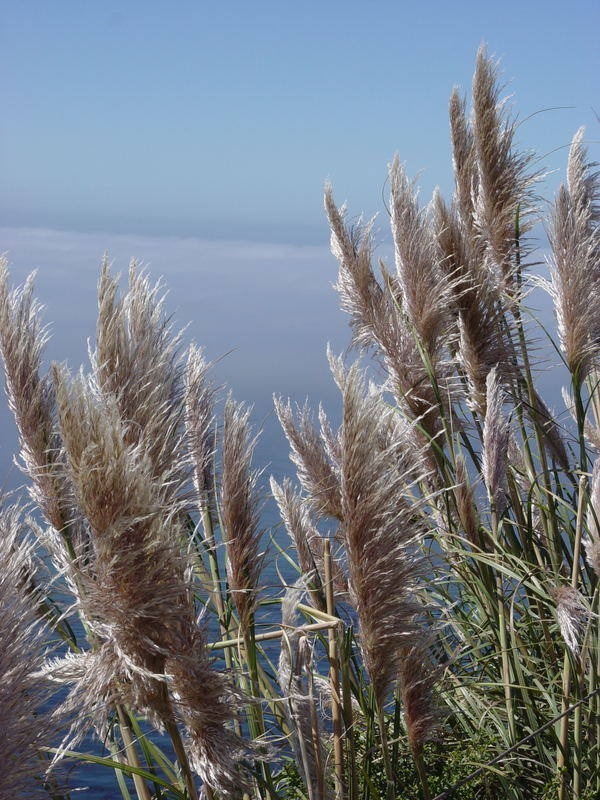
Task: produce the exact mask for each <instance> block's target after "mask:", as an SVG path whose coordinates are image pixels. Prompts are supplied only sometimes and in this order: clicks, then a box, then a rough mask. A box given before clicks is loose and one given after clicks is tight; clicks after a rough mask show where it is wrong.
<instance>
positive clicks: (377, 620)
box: [330, 357, 420, 708]
mask: <svg viewBox="0 0 600 800" xmlns="http://www.w3.org/2000/svg"><path fill="white" fill-rule="evenodd" d="M330 361H331V368H332V371H333V373H334V377H335V379H336V382H337V383H338V385H339V386H340V388H341V390H342V395H343V405H344V412H343V423H342V427H341V430H340V445H341V465H342V472H341V489H342V522H341V532H342V535H343V537H344V542H345V545H346V552H347V559H348V575H349V587H350V598H351V602H352V603H353V605H354V607H355V608H356V611H357V613H358V618H359V625H360V640H361V648H362V651H363V655H364V661H365V666H366V668H367V671H368V674H369V676H370V678H371V683H372V685H373V689H374V693H375V698H376V701H377V703H378V705H379V708H382V707H383V702H384V699H385V696H386V693H387V690H388V688H389V686H390V684H391V683H392V681H393V680H394V679H395V677H396V676H397V674H398V666H399V656H400V651H401V649H402V648H403V647H404V646H408V645H410V644H413V643H416V640H417V639H418V629H417V625H416V622H415V614H417V613H418V611H419V608H418V606H417V604H416V603H415V601H414V592H415V588H416V583H417V580H418V577H419V570H420V565H419V558H418V557H417V555H416V553H415V549H414V545H415V542H416V540H417V538H418V537H419V535H420V530H419V527H418V523H417V521H416V513H415V512H416V509H415V502H413V503H412V505H411V506H409V505H408V504H407V503H405V502H404V500H403V495H404V492H405V490H406V488H407V484H410V483H411V478H409V477H408V476H407V474H406V472H405V471H404V470H403V469H402V468H401V467H402V464H403V462H404V463H405V459H406V454H405V453H403V452H402V450H403V446H404V443H405V440H404V439H402V440H401V441H399V442H398V441H396V442H395V443H394V444H392V443H391V442H390V437H389V434H388V433H387V432H386V429H388V428H389V427H391V428H392V430H394V429H396V426H395V417H396V415H397V412H395V411H393V410H391V409H386V407H385V406H384V405H383V404H382V402H381V399H380V398H379V397H378V396H377V395H376V394H375V393H371V394H366V391H365V390H366V387H365V381H364V377H363V376H362V374H361V373H360V371H359V370H358V368H357V367H356V366H353V367H351V368H350V369H349V370H348V371H347V372H346V371H345V369H344V367H343V364H342V362H341V360H339V359H334V358H333V357H331V359H330ZM382 442H387V443H388V444H387V447H385V448H383V449H382V448H381V443H382ZM418 505H419V502H418V501H416V506H417V507H418Z"/></svg>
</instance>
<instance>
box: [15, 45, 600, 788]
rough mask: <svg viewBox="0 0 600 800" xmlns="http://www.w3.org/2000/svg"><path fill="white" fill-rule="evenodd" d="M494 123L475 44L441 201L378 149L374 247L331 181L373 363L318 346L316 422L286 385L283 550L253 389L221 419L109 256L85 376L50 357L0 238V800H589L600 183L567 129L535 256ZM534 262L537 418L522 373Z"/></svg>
mask: <svg viewBox="0 0 600 800" xmlns="http://www.w3.org/2000/svg"><path fill="white" fill-rule="evenodd" d="M516 129H517V124H516V121H515V120H514V119H512V118H511V116H510V113H509V110H508V108H507V106H506V105H505V103H504V102H503V100H502V99H501V97H500V90H499V87H498V82H497V76H496V67H495V65H494V63H493V62H492V60H491V59H490V58H489V57H488V56H487V55H486V52H485V50H484V49H481V50H480V52H479V54H478V57H477V65H476V71H475V77H474V82H473V96H472V108H471V111H470V113H467V104H466V100H465V99H464V98H463V97H461V95H460V93H459V92H458V91H457V90H455V91H454V92H453V94H452V96H451V99H450V130H451V139H452V152H453V164H454V174H455V188H454V194H453V196H452V198H451V199H450V200H444V199H443V198H442V197H441V195H440V194H439V193H437V192H436V194H435V195H434V197H433V199H432V201H431V202H430V203H429V204H428V205H427V206H425V207H423V206H421V205H420V204H419V200H418V196H417V192H416V189H415V185H414V183H413V181H412V180H410V179H409V177H408V176H407V175H406V173H405V171H404V169H403V167H402V165H401V163H400V161H399V160H398V159H395V160H394V161H393V162H392V164H391V166H390V171H389V185H390V191H391V196H390V203H389V213H390V223H391V233H392V239H393V248H394V264H393V266H392V265H388V264H386V263H384V262H381V263H380V265H379V269H376V268H375V267H374V266H373V263H372V251H373V243H372V225H371V224H370V223H364V222H363V221H359V222H358V223H355V224H348V222H347V221H346V212H345V209H344V208H343V207H342V208H340V207H338V206H337V205H336V202H335V200H334V197H333V191H332V189H331V187H327V189H326V192H325V207H326V212H327V215H328V218H329V223H330V227H331V245H332V252H333V254H334V255H335V257H336V258H337V260H338V262H339V276H338V282H337V289H338V291H339V294H340V298H341V305H342V308H343V309H344V310H345V311H346V312H347V313H348V314H349V316H350V324H351V329H352V344H353V345H354V346H355V348H356V350H358V351H359V355H367V356H371V357H372V359H373V360H372V363H371V364H370V366H369V368H368V371H365V368H364V367H363V366H361V361H360V359H358V360H357V361H356V362H355V363H353V364H350V365H349V366H348V365H347V363H345V361H344V360H342V359H341V358H338V357H336V356H335V355H334V354H332V353H329V361H330V365H331V371H332V374H333V379H334V380H335V382H336V383H337V385H338V387H339V391H340V395H341V409H342V413H341V425H340V426H339V428H338V429H337V430H336V429H334V427H333V426H332V425H331V423H330V421H329V420H328V418H327V416H326V415H325V412H324V411H323V409H321V408H320V409H318V411H316V412H312V411H311V409H310V408H308V407H307V406H304V407H297V408H295V407H293V406H292V404H291V403H290V402H288V401H285V400H283V399H281V398H277V399H276V401H275V406H276V411H277V414H278V416H279V419H280V421H281V425H282V427H283V430H284V432H285V434H286V436H287V438H288V440H289V445H290V457H291V459H292V461H293V463H294V465H295V467H296V470H297V481H298V484H297V485H294V483H293V482H292V481H290V480H289V479H287V478H285V479H284V480H281V479H280V478H278V477H277V476H275V477H273V478H272V479H271V493H272V496H273V498H274V501H275V502H276V504H277V506H278V508H279V511H280V515H281V520H282V525H283V528H284V529H285V531H286V532H287V537H288V544H287V545H283V544H282V539H281V536H280V535H279V533H277V535H276V536H271V537H270V538H269V536H268V535H267V532H266V531H265V530H263V528H262V522H261V519H262V517H261V508H262V502H263V496H262V489H261V487H262V483H261V481H262V476H261V473H260V472H258V471H257V470H256V468H255V466H253V451H254V447H255V444H256V434H255V433H254V432H253V431H252V429H251V423H250V410H249V409H248V408H247V407H246V406H244V405H243V404H239V403H237V402H236V401H235V400H234V399H233V398H232V397H229V398H228V399H227V400H226V401H225V403H224V406H223V407H222V412H221V411H220V409H221V405H220V397H219V392H218V391H217V389H216V388H215V387H214V386H213V384H212V383H211V379H210V369H209V365H208V364H207V363H206V362H205V360H204V358H203V355H202V352H201V350H199V349H198V348H197V347H196V346H192V347H191V348H189V350H187V352H184V348H183V344H182V339H181V336H180V335H179V334H177V333H176V332H174V331H173V330H172V328H171V324H170V322H169V319H168V317H167V316H166V314H165V310H164V307H163V297H162V292H161V287H160V286H159V285H157V286H152V285H151V284H150V282H149V280H148V277H147V276H146V274H145V273H144V272H142V271H139V270H138V269H137V267H136V265H135V264H132V266H131V269H130V273H129V283H128V288H127V290H126V291H125V292H124V294H122V295H121V294H120V292H119V281H118V278H117V277H115V276H114V275H113V274H112V272H111V268H110V266H109V264H108V262H105V263H104V264H103V267H102V271H101V277H100V283H99V315H98V327H97V334H96V347H95V350H94V352H93V353H92V354H91V366H90V370H89V372H87V373H84V372H83V371H82V372H80V373H79V374H77V375H72V374H71V373H70V372H69V370H68V369H67V368H66V367H65V366H62V365H53V366H52V369H51V371H50V373H49V374H48V375H44V374H42V363H43V351H44V345H45V341H46V333H45V330H44V328H43V327H42V325H41V322H40V313H39V311H40V310H39V307H38V306H37V305H36V303H35V301H34V299H33V294H32V282H31V280H29V281H28V282H27V283H26V284H25V286H24V287H22V288H20V289H17V290H10V288H9V277H8V271H7V264H6V262H5V261H3V262H2V271H1V274H0V350H1V352H2V357H3V361H4V369H5V375H6V388H7V394H8V401H9V405H10V408H11V410H12V412H13V414H14V417H15V420H16V423H17V427H18V430H19V436H20V465H21V468H22V470H23V472H24V473H25V475H26V476H27V479H28V483H29V492H30V499H31V502H32V504H33V505H34V507H35V510H34V512H33V513H31V512H27V513H26V512H24V511H23V512H19V510H18V509H15V508H8V507H6V508H5V510H3V511H2V513H1V514H0V550H1V553H2V564H3V574H2V576H0V604H1V605H2V615H1V616H2V625H0V637H1V639H2V641H1V643H0V644H1V647H0V649H1V651H2V653H3V654H4V655H3V656H2V658H0V671H1V677H2V691H1V692H0V703H1V704H2V709H1V713H2V717H3V719H4V720H5V731H6V733H5V736H4V738H3V742H4V744H3V745H2V747H1V748H0V749H1V750H2V752H4V753H5V758H4V759H3V762H4V769H3V771H2V777H1V778H0V798H1V799H2V800H3V798H9V797H10V798H12V797H17V796H18V797H32V798H33V797H47V796H51V797H53V798H55V799H56V800H58V798H66V797H68V794H69V787H68V785H67V783H68V781H66V779H65V777H64V776H65V774H67V770H63V769H62V767H64V766H66V765H68V764H69V763H70V762H72V761H74V760H75V761H83V762H88V763H89V764H96V765H103V767H104V768H105V769H112V770H114V773H115V778H116V782H117V783H116V785H118V787H119V791H120V793H121V794H122V796H123V798H124V800H129V799H130V798H133V797H137V798H139V800H151V798H156V799H157V800H158V798H162V799H164V800H167V798H188V800H198V798H200V797H204V798H208V799H209V800H230V798H240V800H242V799H243V800H254V799H255V798H260V799H261V800H291V798H307V800H333V798H335V799H336V800H337V799H338V798H349V800H395V799H396V798H398V800H400V798H402V799H403V800H410V798H415V799H416V798H422V800H442V799H443V798H456V799H457V800H459V799H461V798H462V799H464V800H471V799H473V800H475V798H477V799H478V800H479V799H483V798H492V797H494V798H497V797H505V798H509V799H510V800H528V799H530V798H534V797H535V798H545V800H551V799H552V800H554V799H555V798H557V799H558V800H564V798H567V797H569V798H570V797H575V798H580V800H584V798H588V799H589V798H593V797H598V796H600V653H599V649H598V645H599V630H598V619H599V617H598V614H599V613H600V588H599V584H598V578H599V576H600V460H599V454H600V399H599V395H598V388H597V387H598V375H599V370H600V316H599V315H598V303H599V287H600V224H599V223H600V177H599V173H598V172H597V171H595V166H596V165H594V164H592V163H590V162H589V160H588V156H587V153H586V149H585V146H584V144H583V131H579V132H577V133H576V135H575V137H574V139H573V143H572V145H571V149H570V151H569V156H568V166H567V181H566V183H565V184H564V185H563V186H561V187H560V189H559V192H558V194H557V197H556V199H555V201H554V204H553V206H552V208H551V210H550V213H549V214H548V215H547V216H546V217H545V224H546V225H547V230H548V233H549V240H550V245H551V254H550V256H549V267H550V270H549V277H537V276H536V275H535V274H534V272H533V271H532V269H531V267H532V266H534V265H533V264H531V260H532V253H533V252H534V243H533V241H532V239H531V238H530V236H531V231H532V228H533V225H534V224H535V223H536V222H537V221H538V219H539V217H540V208H542V207H543V204H542V203H541V201H540V200H539V198H538V197H537V194H536V191H537V185H538V182H539V181H540V178H541V175H540V174H539V173H536V172H535V170H534V168H533V167H534V159H533V157H532V156H531V155H530V154H528V153H522V152H519V150H518V149H517V146H516V143H515V136H516ZM540 286H541V287H542V288H543V289H545V290H546V291H547V292H549V294H550V295H551V297H552V300H553V303H554V308H555V314H556V319H557V323H558V336H557V341H556V343H555V348H556V352H557V353H558V354H559V356H560V358H561V361H562V363H563V366H564V374H565V375H566V376H567V380H568V383H569V385H568V386H567V387H566V388H565V390H564V403H565V412H559V413H558V414H555V413H554V412H552V411H551V410H549V408H548V407H547V405H546V403H545V402H544V400H543V399H542V397H541V395H540V393H539V392H538V389H537V388H536V381H537V378H538V375H539V372H540V367H541V366H543V364H542V363H540V359H539V352H540V350H539V341H540V339H542V340H544V339H545V338H546V336H547V334H546V331H545V329H543V328H541V327H538V323H537V321H536V319H535V316H534V315H533V314H532V313H531V312H530V310H529V307H528V297H529V295H530V294H531V291H532V290H533V289H534V288H539V287H540ZM221 416H222V423H221V422H220V421H219V420H220V418H221ZM266 549H269V550H270V551H271V554H272V555H275V554H277V555H278V564H279V566H280V568H281V569H280V577H281V587H280V591H273V590H272V587H271V589H270V591H269V592H268V593H266V592H265V591H264V590H265V577H264V576H265V569H264V567H265V563H264V562H265V555H266V552H265V551H266ZM48 563H50V565H51V568H50V569H49V570H45V569H42V564H46V565H47V564H48ZM274 606H276V607H277V609H276V611H274ZM279 614H280V616H279ZM16 699H18V700H19V702H18V703H16V702H15V700H16ZM90 736H93V737H95V738H96V739H97V740H98V739H99V740H100V741H101V742H102V745H103V747H104V750H103V752H102V755H101V756H98V755H94V754H92V753H90V752H88V750H89V745H90V739H89V737H90ZM7 743H8V744H7ZM11 748H12V749H11ZM96 752H98V751H96ZM59 767H61V769H59ZM71 788H72V789H74V788H77V787H71Z"/></svg>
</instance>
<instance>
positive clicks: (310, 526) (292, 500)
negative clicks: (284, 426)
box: [270, 477, 325, 611]
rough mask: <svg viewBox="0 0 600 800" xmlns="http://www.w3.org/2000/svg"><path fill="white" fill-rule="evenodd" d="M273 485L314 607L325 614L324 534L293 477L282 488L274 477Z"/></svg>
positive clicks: (274, 495) (286, 479) (280, 512)
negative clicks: (297, 491) (322, 536)
mask: <svg viewBox="0 0 600 800" xmlns="http://www.w3.org/2000/svg"><path fill="white" fill-rule="evenodd" d="M270 485H271V493H272V494H273V497H274V498H275V502H276V503H277V507H278V508H279V514H280V516H281V519H282V521H283V524H284V525H285V528H286V530H287V532H288V534H289V537H290V539H291V540H292V542H293V543H294V547H295V549H296V553H297V554H298V566H299V567H300V571H301V573H302V575H303V576H304V580H305V582H306V585H307V586H308V587H309V591H310V595H311V598H312V601H313V604H314V605H315V608H321V609H322V610H323V611H324V610H325V608H324V602H323V595H322V591H321V590H322V586H323V571H322V566H323V565H322V561H323V544H322V539H321V534H320V533H319V531H318V530H317V528H316V527H315V525H314V523H313V520H312V519H311V515H310V511H309V509H308V505H307V503H306V501H305V500H304V498H303V497H302V495H300V494H298V493H296V492H295V491H294V489H293V487H292V482H291V481H290V479H289V478H284V480H283V484H282V485H281V486H280V485H279V484H278V483H277V481H276V480H275V479H274V478H273V477H271V480H270Z"/></svg>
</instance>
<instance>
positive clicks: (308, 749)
mask: <svg viewBox="0 0 600 800" xmlns="http://www.w3.org/2000/svg"><path fill="white" fill-rule="evenodd" d="M303 593H304V586H303V579H301V580H300V581H298V582H297V583H296V584H295V585H294V586H291V587H290V588H289V589H288V590H287V591H286V593H285V596H284V598H283V602H282V604H281V624H282V626H283V630H284V636H283V638H282V640H281V650H280V653H279V665H278V669H277V681H278V683H279V686H280V688H281V692H282V694H283V703H282V708H283V711H284V714H285V717H286V721H287V723H288V726H289V729H290V744H291V747H292V751H293V753H294V756H295V760H296V764H297V766H298V769H299V770H300V775H301V777H302V780H303V781H304V784H305V786H306V789H307V792H308V797H309V800H329V798H331V789H330V788H329V786H328V784H327V781H326V775H325V766H326V763H327V757H326V752H325V748H324V747H323V740H324V738H325V732H324V731H323V729H322V726H321V719H320V716H319V714H318V712H317V706H316V702H315V697H314V693H313V691H312V690H313V689H314V687H312V686H310V681H311V680H312V677H313V671H314V670H313V665H312V655H311V652H310V643H309V641H308V639H307V637H306V635H305V634H304V633H302V632H301V631H298V630H297V628H296V627H295V625H296V617H297V606H298V603H300V602H301V600H302V595H303Z"/></svg>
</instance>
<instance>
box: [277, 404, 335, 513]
mask: <svg viewBox="0 0 600 800" xmlns="http://www.w3.org/2000/svg"><path fill="white" fill-rule="evenodd" d="M274 403H275V410H276V412H277V416H278V418H279V422H280V423H281V427H282V428H283V431H284V433H285V435H286V437H287V440H288V442H289V444H290V449H291V452H290V459H291V461H292V462H293V463H294V464H295V465H296V468H297V470H298V480H299V481H300V483H301V485H302V488H303V489H304V491H305V492H306V493H307V495H308V498H309V500H310V502H311V504H312V505H313V507H314V509H315V510H316V511H317V512H318V513H319V514H322V515H323V516H328V517H333V518H334V519H339V518H340V514H341V509H340V486H339V482H340V479H339V474H338V472H339V466H338V464H337V463H336V462H335V461H332V459H331V456H330V452H331V449H332V448H335V447H336V446H335V444H334V442H333V440H332V439H331V437H328V433H327V432H328V430H329V429H328V427H327V426H326V427H325V428H324V429H323V431H324V436H320V435H319V433H318V431H317V430H316V429H315V428H314V426H313V422H312V416H311V412H310V410H309V408H308V406H307V405H304V407H302V408H300V407H298V409H297V413H298V424H296V423H295V420H294V413H293V411H292V406H291V403H290V402H289V401H288V402H287V404H284V402H283V401H282V400H281V398H279V397H275V398H274ZM328 438H329V442H330V446H329V447H328V446H327V445H326V442H327V440H328Z"/></svg>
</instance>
